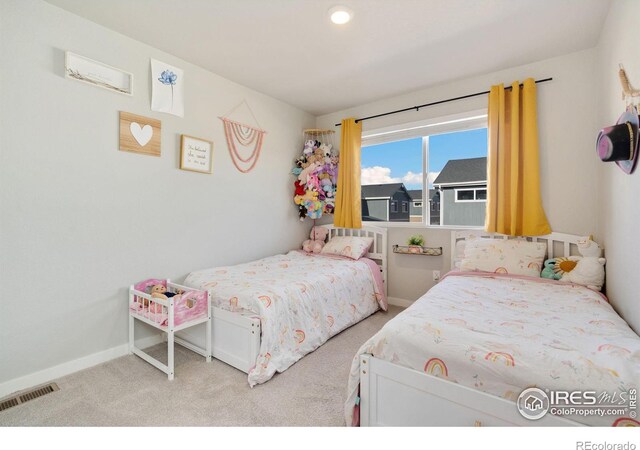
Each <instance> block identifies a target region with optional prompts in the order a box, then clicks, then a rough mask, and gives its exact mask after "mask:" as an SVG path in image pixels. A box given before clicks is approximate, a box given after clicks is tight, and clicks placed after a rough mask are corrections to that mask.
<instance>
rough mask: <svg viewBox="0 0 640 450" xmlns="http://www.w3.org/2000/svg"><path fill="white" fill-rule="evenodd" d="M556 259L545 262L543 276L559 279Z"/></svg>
mask: <svg viewBox="0 0 640 450" xmlns="http://www.w3.org/2000/svg"><path fill="white" fill-rule="evenodd" d="M555 267H556V260H555V259H547V260H546V261H545V262H544V269H542V272H541V273H540V277H541V278H548V279H550V280H559V279H560V275H558V274H557V273H556V272H555V270H554V269H555Z"/></svg>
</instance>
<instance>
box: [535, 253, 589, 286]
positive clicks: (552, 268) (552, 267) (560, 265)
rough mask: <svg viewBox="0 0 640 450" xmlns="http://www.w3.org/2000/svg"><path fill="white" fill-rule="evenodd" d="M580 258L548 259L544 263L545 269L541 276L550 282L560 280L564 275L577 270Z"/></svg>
mask: <svg viewBox="0 0 640 450" xmlns="http://www.w3.org/2000/svg"><path fill="white" fill-rule="evenodd" d="M580 258H581V257H580V256H569V257H566V258H565V257H559V258H553V259H547V260H546V261H545V262H544V269H542V273H541V274H540V276H541V277H542V278H548V279H550V280H560V279H562V277H563V276H564V275H566V274H567V273H569V272H571V271H572V270H573V269H575V267H576V264H578V262H577V261H578V260H579V259H580Z"/></svg>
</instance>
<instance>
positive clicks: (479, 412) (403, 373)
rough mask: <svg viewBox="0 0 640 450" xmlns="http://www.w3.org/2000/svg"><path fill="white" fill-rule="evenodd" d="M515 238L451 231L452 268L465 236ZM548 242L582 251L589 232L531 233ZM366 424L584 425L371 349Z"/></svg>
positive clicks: (364, 389) (560, 251)
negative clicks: (526, 413)
mask: <svg viewBox="0 0 640 450" xmlns="http://www.w3.org/2000/svg"><path fill="white" fill-rule="evenodd" d="M470 237H475V238H487V239H509V238H510V237H509V236H504V235H500V234H492V233H484V232H480V231H476V230H465V231H453V232H452V233H451V250H450V251H451V267H454V261H455V249H456V243H457V242H458V241H460V240H463V239H469V238H470ZM526 239H528V240H530V241H536V242H538V241H546V242H547V249H548V250H547V254H548V257H549V258H553V257H559V256H569V255H571V254H575V253H576V252H577V248H576V247H575V244H576V243H577V242H578V240H580V239H584V237H583V236H574V235H569V234H561V233H552V234H549V235H546V236H537V237H528V238H526ZM360 425H361V426H581V424H579V423H577V422H573V421H571V420H568V419H564V418H561V417H556V416H552V415H551V414H547V415H546V416H545V417H544V418H542V419H540V420H536V421H531V420H527V419H525V418H524V417H522V416H521V415H520V413H519V412H518V411H517V409H516V405H515V403H514V402H511V401H508V400H505V399H503V398H500V397H496V396H494V395H491V394H487V393H484V392H480V391H477V390H475V389H471V388H468V387H465V386H461V385H459V384H456V383H453V382H451V381H448V380H445V379H442V378H437V377H435V376H433V375H429V374H426V373H424V372H420V371H417V370H413V369H408V368H406V367H402V366H399V365H397V364H393V363H391V362H388V361H384V360H382V359H378V358H375V357H374V356H372V355H370V354H364V355H361V356H360Z"/></svg>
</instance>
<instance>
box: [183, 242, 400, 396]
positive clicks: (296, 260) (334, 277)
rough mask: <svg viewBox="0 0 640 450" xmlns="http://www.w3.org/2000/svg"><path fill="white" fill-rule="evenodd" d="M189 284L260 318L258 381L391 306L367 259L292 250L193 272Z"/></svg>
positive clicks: (254, 377)
mask: <svg viewBox="0 0 640 450" xmlns="http://www.w3.org/2000/svg"><path fill="white" fill-rule="evenodd" d="M185 284H186V285H187V286H190V287H194V288H198V289H206V290H208V291H209V292H210V298H211V301H212V305H213V306H217V307H219V308H223V309H227V310H230V311H243V310H244V311H252V312H253V313H255V314H256V315H257V316H259V317H260V320H261V326H262V340H261V346H260V354H259V355H258V359H257V361H256V365H255V367H253V368H252V369H251V370H250V371H249V377H248V380H249V384H250V385H251V386H254V385H256V384H260V383H264V382H265V381H268V380H269V379H271V377H272V376H273V375H274V374H275V373H276V372H282V371H284V370H286V369H287V368H288V367H290V366H291V365H292V364H293V363H295V362H296V361H298V360H299V359H300V358H302V357H303V356H304V355H306V354H307V353H310V352H312V351H313V350H315V349H316V348H318V347H319V346H320V345H322V344H323V343H325V342H326V341H327V340H328V339H329V338H330V337H332V336H334V335H336V334H338V333H339V332H340V331H342V330H344V329H345V328H347V327H349V326H351V325H353V324H355V323H357V322H359V321H361V320H362V319H364V318H365V317H368V316H369V315H371V314H373V313H374V312H376V311H377V310H378V308H379V307H381V308H382V309H384V310H386V308H387V304H386V297H385V295H384V287H383V285H382V278H381V276H380V270H379V268H378V266H377V265H376V263H375V262H373V261H371V260H370V259H367V258H361V259H359V260H358V261H354V260H351V259H348V258H343V257H338V256H325V255H314V254H307V253H303V252H299V251H292V252H289V253H288V254H286V255H277V256H271V257H268V258H264V259H260V260H257V261H253V262H250V263H246V264H240V265H236V266H228V267H216V268H213V269H208V270H202V271H198V272H193V273H191V274H189V276H188V277H187V279H186V280H185Z"/></svg>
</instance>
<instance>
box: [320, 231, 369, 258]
mask: <svg viewBox="0 0 640 450" xmlns="http://www.w3.org/2000/svg"><path fill="white" fill-rule="evenodd" d="M371 244H373V238H370V237H357V236H336V237H334V238H332V239H331V240H330V241H329V242H327V244H326V245H325V246H324V247H323V248H322V251H321V252H320V253H323V254H325V255H339V256H346V257H347V258H351V259H360V258H361V257H363V256H364V255H366V254H367V252H368V251H369V248H370V247H371Z"/></svg>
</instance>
